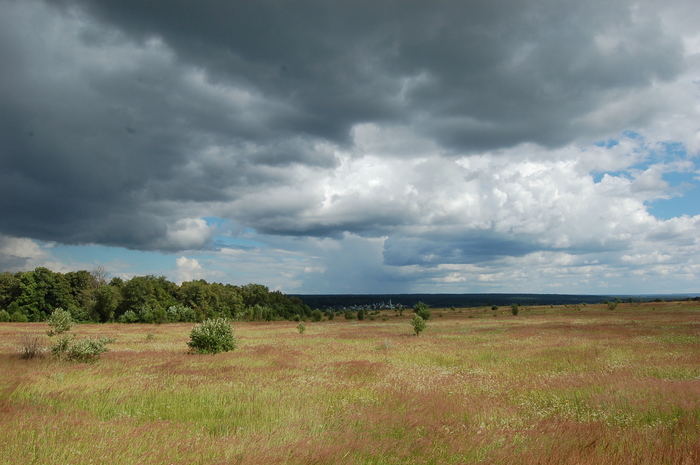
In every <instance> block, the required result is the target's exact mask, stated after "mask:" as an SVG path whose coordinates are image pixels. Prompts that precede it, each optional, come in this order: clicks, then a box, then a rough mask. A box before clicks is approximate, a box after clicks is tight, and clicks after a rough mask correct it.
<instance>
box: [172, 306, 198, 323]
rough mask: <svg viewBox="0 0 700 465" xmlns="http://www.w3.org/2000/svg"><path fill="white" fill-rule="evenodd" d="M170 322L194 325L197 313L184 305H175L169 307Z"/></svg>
mask: <svg viewBox="0 0 700 465" xmlns="http://www.w3.org/2000/svg"><path fill="white" fill-rule="evenodd" d="M167 315H168V321H171V322H172V323H177V322H180V321H181V322H183V323H194V322H196V321H197V313H196V312H195V311H194V309H193V308H190V307H186V306H184V305H182V304H178V305H173V306H171V307H168V311H167Z"/></svg>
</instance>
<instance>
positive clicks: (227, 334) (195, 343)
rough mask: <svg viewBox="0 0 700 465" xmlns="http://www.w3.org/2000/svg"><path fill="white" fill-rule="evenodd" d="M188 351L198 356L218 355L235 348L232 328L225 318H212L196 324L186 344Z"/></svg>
mask: <svg viewBox="0 0 700 465" xmlns="http://www.w3.org/2000/svg"><path fill="white" fill-rule="evenodd" d="M187 345H188V346H189V347H190V351H191V352H194V353H198V354H218V353H220V352H229V351H232V350H233V349H235V348H236V337H235V336H234V335H233V328H232V327H231V324H230V323H229V322H228V320H227V319H226V318H212V319H209V320H204V321H203V322H202V323H199V324H196V325H195V326H194V328H192V331H191V332H190V341H189V342H188V343H187Z"/></svg>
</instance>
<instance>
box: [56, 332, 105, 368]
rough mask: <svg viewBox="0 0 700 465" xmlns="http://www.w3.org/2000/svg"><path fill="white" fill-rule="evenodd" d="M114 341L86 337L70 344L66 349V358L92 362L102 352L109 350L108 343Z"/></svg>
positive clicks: (73, 360)
mask: <svg viewBox="0 0 700 465" xmlns="http://www.w3.org/2000/svg"><path fill="white" fill-rule="evenodd" d="M112 342H114V339H109V338H106V337H100V338H97V339H93V338H89V337H88V338H85V339H80V340H78V341H77V342H74V343H72V344H69V346H68V348H67V350H66V351H65V354H64V356H65V358H66V360H70V361H71V362H82V363H92V362H95V361H96V360H97V359H98V358H100V354H103V353H105V352H107V351H108V350H109V349H107V344H110V343H112Z"/></svg>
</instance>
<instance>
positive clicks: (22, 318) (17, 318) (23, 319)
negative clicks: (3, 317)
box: [10, 310, 29, 323]
mask: <svg viewBox="0 0 700 465" xmlns="http://www.w3.org/2000/svg"><path fill="white" fill-rule="evenodd" d="M10 321H14V322H15V323H27V322H29V318H27V315H25V314H24V313H22V312H20V311H19V310H17V311H16V312H14V313H12V315H10Z"/></svg>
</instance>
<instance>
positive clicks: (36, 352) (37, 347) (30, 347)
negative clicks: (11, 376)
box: [18, 333, 46, 359]
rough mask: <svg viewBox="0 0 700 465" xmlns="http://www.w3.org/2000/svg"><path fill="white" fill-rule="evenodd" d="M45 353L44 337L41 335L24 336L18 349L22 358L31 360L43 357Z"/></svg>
mask: <svg viewBox="0 0 700 465" xmlns="http://www.w3.org/2000/svg"><path fill="white" fill-rule="evenodd" d="M45 351H46V349H45V348H44V341H43V340H42V336H40V335H39V334H28V333H25V334H22V337H21V339H20V343H19V347H18V352H19V356H20V358H24V359H30V358H35V357H41V356H43V355H44V352H45Z"/></svg>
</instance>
